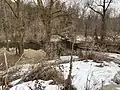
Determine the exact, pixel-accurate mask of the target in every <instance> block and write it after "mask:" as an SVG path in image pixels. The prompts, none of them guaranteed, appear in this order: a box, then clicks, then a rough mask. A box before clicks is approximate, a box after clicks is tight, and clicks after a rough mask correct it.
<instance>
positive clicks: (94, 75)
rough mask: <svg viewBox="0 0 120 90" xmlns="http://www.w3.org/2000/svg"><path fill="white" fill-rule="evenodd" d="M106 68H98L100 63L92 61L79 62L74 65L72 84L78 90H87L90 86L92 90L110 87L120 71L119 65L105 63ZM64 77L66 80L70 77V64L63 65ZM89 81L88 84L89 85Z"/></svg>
mask: <svg viewBox="0 0 120 90" xmlns="http://www.w3.org/2000/svg"><path fill="white" fill-rule="evenodd" d="M104 64H105V65H106V66H104V67H96V65H100V63H95V62H92V61H89V62H83V61H77V62H74V63H73V70H72V77H73V79H72V83H73V85H74V86H75V87H76V88H77V90H85V88H86V87H87V86H88V87H90V90H96V89H97V88H100V87H101V86H102V82H103V84H104V85H108V84H110V83H112V82H111V79H112V78H113V77H114V75H115V74H116V73H117V71H119V70H120V68H119V67H118V65H117V64H115V63H113V62H111V63H107V62H104ZM62 69H63V70H64V76H65V79H66V78H67V76H68V72H69V64H63V68H62ZM87 81H88V83H87Z"/></svg>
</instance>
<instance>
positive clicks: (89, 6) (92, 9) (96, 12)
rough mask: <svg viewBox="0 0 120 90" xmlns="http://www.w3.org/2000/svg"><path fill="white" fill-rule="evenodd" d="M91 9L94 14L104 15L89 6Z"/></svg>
mask: <svg viewBox="0 0 120 90" xmlns="http://www.w3.org/2000/svg"><path fill="white" fill-rule="evenodd" d="M89 8H90V9H91V10H93V11H94V12H96V13H98V14H100V15H101V16H103V14H102V13H101V12H99V11H97V10H95V9H94V8H93V7H91V6H89Z"/></svg>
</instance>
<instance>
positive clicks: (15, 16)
mask: <svg viewBox="0 0 120 90" xmlns="http://www.w3.org/2000/svg"><path fill="white" fill-rule="evenodd" d="M5 3H6V4H7V5H8V6H9V7H10V9H11V11H12V13H13V14H14V16H15V17H16V18H17V19H18V16H17V15H16V13H15V11H14V10H13V8H12V6H11V5H10V4H9V2H8V1H7V0H5Z"/></svg>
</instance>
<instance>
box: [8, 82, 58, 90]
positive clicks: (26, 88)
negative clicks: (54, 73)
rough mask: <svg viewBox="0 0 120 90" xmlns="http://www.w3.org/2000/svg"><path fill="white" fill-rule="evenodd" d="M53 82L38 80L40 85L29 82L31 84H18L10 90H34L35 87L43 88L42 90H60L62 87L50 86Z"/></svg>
mask: <svg viewBox="0 0 120 90" xmlns="http://www.w3.org/2000/svg"><path fill="white" fill-rule="evenodd" d="M18 81H19V80H18ZM51 82H53V81H52V80H49V81H43V80H38V83H39V84H38V83H36V81H29V82H25V83H22V84H18V85H16V86H14V87H12V88H11V89H10V90H31V89H30V88H32V89H33V90H34V89H35V86H36V87H38V88H40V87H39V85H40V86H41V88H45V89H44V90H59V88H60V86H57V85H49V84H50V83H51ZM40 90H41V89H40Z"/></svg>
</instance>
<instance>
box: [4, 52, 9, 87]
mask: <svg viewBox="0 0 120 90" xmlns="http://www.w3.org/2000/svg"><path fill="white" fill-rule="evenodd" d="M4 58H5V65H6V72H7V74H6V77H5V86H6V87H8V83H7V78H8V62H7V56H6V51H5V52H4Z"/></svg>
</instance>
